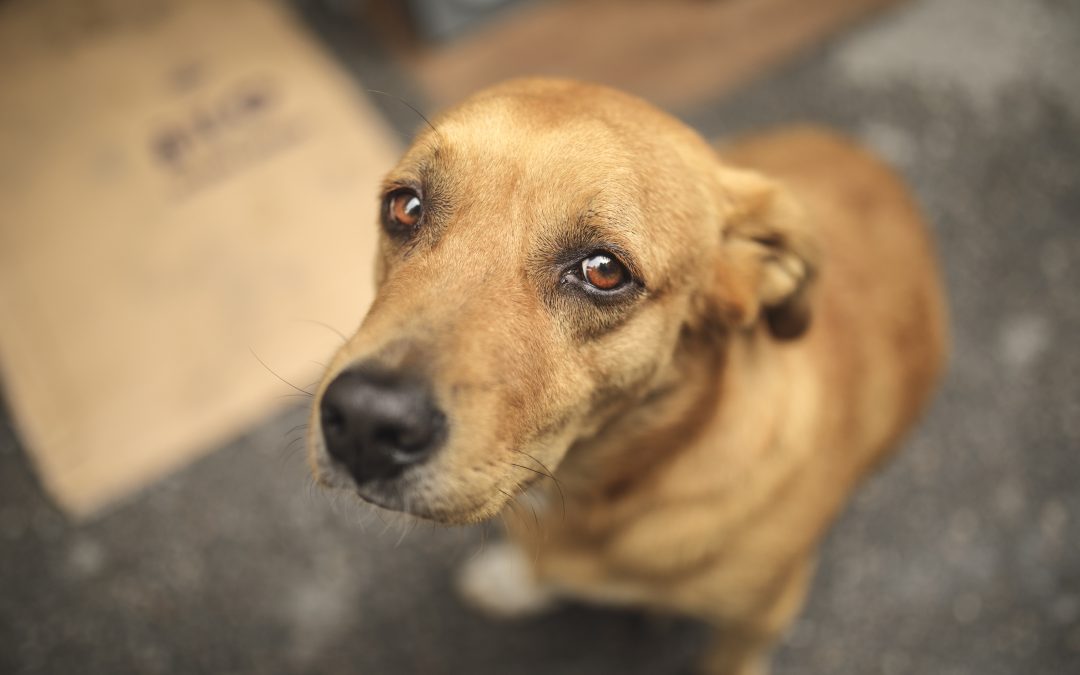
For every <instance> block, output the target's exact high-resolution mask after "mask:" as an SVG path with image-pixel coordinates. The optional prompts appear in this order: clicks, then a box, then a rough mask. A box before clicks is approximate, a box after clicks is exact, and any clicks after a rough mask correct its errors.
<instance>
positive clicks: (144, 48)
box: [0, 0, 397, 517]
mask: <svg viewBox="0 0 1080 675" xmlns="http://www.w3.org/2000/svg"><path fill="white" fill-rule="evenodd" d="M0 82H2V83H3V85H2V90H0V368H2V377H3V382H4V385H5V388H6V397H7V400H8V403H9V406H10V408H11V409H12V412H13V415H14V417H15V422H16V426H17V429H18V430H19V432H20V435H21V437H22V439H23V441H24V444H25V446H26V448H27V450H28V452H29V454H30V456H31V457H32V459H33V461H34V464H35V465H36V467H37V469H38V471H39V473H40V475H41V478H42V480H43V481H44V484H45V486H46V488H47V490H48V492H49V493H50V494H51V495H52V496H53V497H55V499H56V500H57V502H58V503H59V504H60V505H61V506H62V507H63V508H64V509H65V510H66V511H67V512H68V513H70V514H72V515H73V516H76V517H85V516H88V515H91V514H93V513H95V512H98V511H99V510H100V509H101V508H102V507H103V506H105V505H108V504H111V503H115V502H116V501H117V500H119V499H121V498H122V497H124V496H125V495H128V494H129V493H131V492H132V491H133V490H137V489H138V488H140V487H142V486H144V485H146V484H147V483H148V482H150V481H152V480H154V479H155V478H157V477H159V476H161V475H162V474H164V473H165V472H167V471H169V470H171V469H174V468H176V467H178V466H180V465H182V464H183V463H184V462H187V461H189V460H191V459H192V458H194V457H196V456H198V455H199V454H200V453H203V452H206V451H207V450H209V449H211V448H214V447H215V446H218V445H220V444H221V443H223V442H224V441H225V440H227V439H228V438H229V437H231V436H233V435H235V434H238V433H239V432H241V431H242V430H243V429H245V427H247V426H248V425H251V424H252V423H254V422H256V421H258V420H260V419H262V418H264V417H266V416H267V415H269V414H271V413H273V412H274V411H275V410H276V409H277V408H279V407H281V406H283V405H284V404H286V403H288V402H290V400H292V401H294V402H295V400H296V399H289V398H287V397H286V396H285V395H288V394H293V393H295V392H293V391H292V390H291V389H290V388H289V387H288V386H286V385H285V384H283V383H282V382H280V381H279V380H278V379H277V378H276V377H275V376H274V375H272V374H271V373H269V372H267V370H266V369H264V367H263V366H262V365H260V364H259V362H258V361H257V360H256V358H255V357H254V356H253V355H252V351H254V352H255V353H256V354H258V355H259V357H260V358H261V359H262V360H263V361H265V362H266V363H267V364H268V365H269V366H270V367H271V368H273V369H274V370H275V371H276V372H277V373H279V374H280V375H281V376H282V377H284V378H285V379H287V380H289V381H291V382H294V383H296V384H297V385H299V386H301V387H303V386H305V385H308V384H309V383H311V381H312V380H313V379H314V378H315V377H316V376H317V371H318V370H319V367H318V366H317V365H315V364H314V363H313V361H312V360H319V359H321V358H323V357H325V356H326V355H327V354H329V353H330V352H331V351H332V350H333V349H334V348H335V347H336V345H337V344H338V342H339V340H340V338H339V337H338V336H336V335H335V334H334V333H333V332H332V331H331V330H330V329H328V328H326V327H325V326H323V325H319V324H327V325H329V326H332V327H335V328H337V329H339V330H340V331H342V332H348V331H350V330H351V329H352V328H353V327H354V326H355V324H356V322H357V321H358V320H359V319H360V317H362V315H363V313H364V311H365V309H366V306H367V304H368V303H369V302H370V298H371V295H372V286H371V280H372V260H373V247H374V236H375V231H376V230H375V217H376V202H375V194H376V190H377V184H378V180H379V178H380V177H381V175H382V173H383V172H385V171H386V170H387V169H388V168H389V167H390V166H391V164H392V162H393V160H394V157H395V155H396V152H397V148H396V147H395V141H394V140H393V138H394V137H393V135H392V134H391V133H390V132H389V131H388V129H387V128H386V127H385V126H384V124H383V123H382V122H381V120H380V119H379V118H378V117H377V115H376V113H375V112H374V111H373V110H372V109H370V108H369V107H368V106H367V105H365V103H364V102H363V101H362V98H361V97H360V96H358V94H357V93H356V92H357V88H356V85H355V83H353V82H352V81H350V80H349V79H348V78H347V77H346V76H345V75H344V74H343V73H342V72H341V71H339V69H338V68H337V67H336V66H335V65H334V64H333V63H332V62H331V61H330V60H329V59H328V57H327V56H326V55H324V54H323V53H322V51H321V50H320V49H319V48H318V47H317V46H316V45H315V44H314V43H313V41H312V39H311V38H310V37H309V36H308V35H307V34H305V32H304V30H303V29H302V28H301V27H300V26H299V25H298V24H297V23H296V22H295V21H294V20H293V19H292V17H290V16H288V15H287V14H286V13H285V12H284V10H282V9H281V7H279V5H277V4H276V3H273V2H260V1H258V0H229V1H228V2H219V1H215V0H153V1H144V0H123V1H121V0H111V1H102V2H94V3H83V2H79V0H71V1H70V2H63V1H52V2H34V1H32V0H25V1H15V2H8V3H5V4H3V5H2V6H0ZM314 322H318V323H314Z"/></svg>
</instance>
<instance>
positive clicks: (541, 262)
mask: <svg viewBox="0 0 1080 675" xmlns="http://www.w3.org/2000/svg"><path fill="white" fill-rule="evenodd" d="M380 221H381V222H380V227H381V229H382V235H381V239H380V242H381V243H380V248H379V252H378V262H377V282H378V292H377V297H376V299H375V301H374V303H373V305H372V307H371V309H370V311H369V312H368V315H367V317H366V318H365V319H364V321H363V324H362V325H361V327H360V329H359V330H358V332H357V333H356V335H355V336H353V337H352V338H351V339H350V340H349V341H348V343H347V344H346V345H345V346H344V347H342V349H341V350H340V352H339V353H338V354H337V356H336V357H335V359H334V360H333V362H332V364H331V366H330V367H329V369H328V371H327V373H326V376H325V378H324V380H323V382H322V384H321V386H320V387H319V391H318V393H317V396H316V399H315V405H314V410H313V412H312V423H311V425H310V432H309V434H310V435H309V457H310V460H311V463H312V466H313V470H314V472H315V475H316V477H317V479H319V480H320V482H322V483H324V484H327V485H331V486H335V487H344V488H347V489H353V490H356V491H357V492H358V493H359V495H360V496H361V497H363V498H364V499H366V500H368V501H371V502H374V503H376V504H379V505H381V506H384V507H387V508H391V509H396V510H401V511H406V512H409V513H412V514H415V515H419V516H423V517H427V518H432V519H435V520H440V521H444V522H470V521H475V520H480V519H483V518H487V517H490V516H492V515H494V514H495V513H497V512H498V511H499V510H500V509H501V508H502V506H503V505H504V504H505V503H506V501H507V500H508V499H510V498H511V496H512V495H514V494H515V493H517V492H518V491H520V490H521V489H522V488H523V487H524V486H525V485H527V484H529V483H531V482H532V481H534V480H536V479H538V478H539V477H540V476H541V475H542V474H544V473H546V472H548V471H551V470H555V468H556V467H557V466H558V464H559V462H560V460H561V459H562V458H563V456H564V455H565V454H566V452H567V450H568V449H569V448H570V447H571V446H572V445H574V444H575V443H576V442H579V441H581V440H582V439H586V438H589V437H590V436H592V435H594V434H595V433H596V432H597V431H598V430H599V429H601V428H602V427H603V426H604V425H605V423H607V422H609V421H610V420H611V419H612V418H613V416H614V415H616V414H620V413H625V412H626V410H627V408H628V407H632V406H633V405H636V404H637V402H640V401H642V400H644V399H646V398H648V396H649V394H650V393H651V391H652V390H653V388H654V387H656V386H657V383H658V382H659V381H660V379H661V377H662V375H663V373H664V372H665V369H667V368H668V367H669V366H670V364H671V363H672V362H673V359H674V358H675V357H676V354H677V352H678V351H679V349H680V345H681V344H683V343H684V342H685V340H686V338H687V336H688V335H699V336H700V335H705V334H707V335H709V336H712V337H709V338H708V339H715V340H717V341H718V342H722V341H723V335H724V334H728V333H730V332H732V331H740V330H758V328H757V326H758V325H761V326H763V328H761V330H762V331H764V330H766V328H764V326H767V327H768V328H767V329H768V330H771V332H772V334H773V335H775V336H777V337H779V338H791V337H795V336H797V335H798V334H799V333H800V332H801V331H802V330H803V329H804V328H805V327H806V324H807V321H808V320H809V313H808V307H809V303H808V302H807V299H806V293H805V289H806V285H807V282H808V281H809V279H810V278H811V276H812V273H813V269H814V262H813V259H814V254H813V246H812V244H811V242H810V241H809V240H808V238H807V235H806V233H805V232H804V230H803V228H802V227H801V223H800V219H799V214H798V210H797V208H796V207H795V205H794V204H793V202H792V201H791V200H790V199H789V198H788V197H787V196H786V195H785V194H784V192H783V191H782V190H781V189H780V188H778V187H777V186H775V185H774V184H772V183H771V182H770V181H768V180H766V179H765V178H763V177H761V176H758V175H756V174H752V173H748V172H744V171H739V170H736V169H733V168H730V167H726V166H724V165H722V164H721V163H720V162H719V161H718V159H717V157H716V156H715V154H714V153H713V150H712V149H711V148H710V147H709V145H708V144H706V143H705V142H704V141H703V140H702V139H701V138H700V137H699V136H698V135H696V134H695V133H694V132H692V131H691V130H689V129H688V128H687V127H685V126H684V125H682V124H681V123H679V122H678V121H676V120H675V119H673V118H671V117H669V116H667V115H665V114H663V113H661V112H660V111H658V110H656V109H654V108H652V107H651V106H649V105H648V104H646V103H644V102H642V101H640V100H638V99H635V98H633V97H630V96H627V95H625V94H621V93H619V92H616V91H612V90H610V89H606V88H603V87H598V86H592V85H585V84H580V83H574V82H567V81H555V80H519V81H513V82H509V83H506V84H503V85H500V86H498V87H495V88H493V89H490V90H487V91H484V92H482V93H480V94H478V95H476V96H474V97H473V98H471V99H469V100H467V101H466V102H464V103H463V104H461V105H459V106H458V107H456V108H454V109H452V110H450V111H449V112H447V113H445V114H444V115H443V116H441V117H440V118H438V119H437V120H436V122H435V125H434V127H433V128H430V129H427V130H426V131H425V132H423V133H421V134H420V135H419V136H418V138H417V139H416V141H415V142H414V143H413V145H412V147H411V148H410V149H409V150H408V152H407V153H406V154H405V156H404V158H402V160H401V162H400V163H399V164H398V166H397V167H396V168H395V169H394V170H393V171H391V172H390V174H389V175H388V176H387V177H386V180H385V183H384V186H383V192H382V200H381V211H380Z"/></svg>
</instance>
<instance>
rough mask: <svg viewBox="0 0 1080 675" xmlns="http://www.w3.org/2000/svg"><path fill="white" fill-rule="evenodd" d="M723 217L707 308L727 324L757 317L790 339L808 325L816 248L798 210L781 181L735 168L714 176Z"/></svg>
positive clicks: (746, 322)
mask: <svg viewBox="0 0 1080 675" xmlns="http://www.w3.org/2000/svg"><path fill="white" fill-rule="evenodd" d="M720 190H721V191H722V193H723V195H722V196H723V200H724V211H723V213H724V215H723V222H722V223H721V227H722V236H721V241H720V251H719V259H718V263H717V266H716V270H715V273H716V279H715V284H714V288H713V289H712V293H713V294H714V295H713V298H712V300H713V306H714V307H715V308H716V310H717V311H719V312H720V314H721V317H722V319H723V320H724V321H725V322H726V323H728V324H734V325H736V326H738V327H741V328H749V327H751V326H753V325H754V324H755V323H757V322H758V321H761V320H764V321H765V322H766V323H767V325H768V327H769V331H770V332H771V333H772V334H773V336H774V337H776V338H778V339H782V340H790V339H794V338H797V337H799V336H800V335H802V334H803V333H804V332H805V331H806V329H807V327H808V326H809V325H810V319H811V311H810V309H811V302H810V300H811V298H810V294H811V293H810V292H811V288H810V287H811V285H812V282H813V279H814V277H815V275H816V273H817V269H818V264H819V253H818V246H817V242H816V241H815V239H814V237H813V233H812V232H811V231H810V230H809V228H808V227H807V225H806V221H805V218H804V214H803V211H802V208H801V207H800V205H799V204H798V202H797V201H796V200H795V198H794V196H792V195H791V194H790V193H789V192H788V191H787V190H786V189H785V188H784V187H783V186H781V185H779V184H778V183H776V182H774V181H772V180H769V179H768V178H766V177H764V176H762V175H760V174H757V173H754V172H751V171H744V170H740V169H732V168H729V167H723V168H722V169H721V174H720Z"/></svg>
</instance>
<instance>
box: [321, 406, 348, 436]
mask: <svg viewBox="0 0 1080 675" xmlns="http://www.w3.org/2000/svg"><path fill="white" fill-rule="evenodd" d="M319 421H320V423H321V424H322V430H323V433H324V434H327V435H333V436H337V435H339V434H341V433H342V432H343V431H345V417H344V415H342V414H341V410H340V409H338V407H337V406H335V405H330V404H327V402H326V401H323V404H322V406H321V408H320V410H319Z"/></svg>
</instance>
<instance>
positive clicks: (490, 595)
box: [457, 540, 555, 619]
mask: <svg viewBox="0 0 1080 675" xmlns="http://www.w3.org/2000/svg"><path fill="white" fill-rule="evenodd" d="M457 587H458V592H459V593H460V594H461V597H462V598H464V599H465V601H466V602H467V603H469V604H470V605H471V606H473V607H474V608H476V609H478V610H480V611H481V612H483V613H485V614H489V615H491V616H495V617H499V618H506V619H509V618H516V617H523V616H529V615H532V614H537V613H540V612H543V611H545V610H547V609H548V608H550V607H551V606H552V605H553V604H554V603H555V593H554V591H553V590H552V589H551V588H550V587H548V586H547V585H545V584H543V583H542V582H541V581H540V580H539V579H538V578H537V575H536V570H535V568H534V566H533V563H532V561H531V560H530V559H529V556H528V555H527V554H526V553H525V550H524V549H523V548H522V547H521V546H520V545H518V544H516V543H514V542H513V541H510V540H503V541H499V542H497V543H494V544H491V545H490V546H488V547H487V548H485V549H484V550H483V551H481V552H480V553H478V554H476V555H475V556H473V557H472V558H470V559H469V560H468V561H467V562H466V563H465V564H464V565H463V566H462V568H461V570H460V571H459V572H458V578H457Z"/></svg>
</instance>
